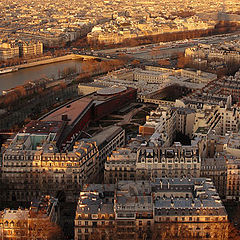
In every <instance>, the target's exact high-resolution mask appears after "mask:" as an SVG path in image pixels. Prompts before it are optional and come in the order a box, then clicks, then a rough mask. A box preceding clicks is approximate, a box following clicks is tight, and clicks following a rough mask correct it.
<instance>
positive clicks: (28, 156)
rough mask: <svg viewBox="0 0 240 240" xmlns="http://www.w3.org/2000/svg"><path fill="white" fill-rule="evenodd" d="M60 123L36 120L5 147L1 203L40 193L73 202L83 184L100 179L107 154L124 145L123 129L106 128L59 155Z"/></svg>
mask: <svg viewBox="0 0 240 240" xmlns="http://www.w3.org/2000/svg"><path fill="white" fill-rule="evenodd" d="M62 124H64V123H63V122H57V121H55V122H54V121H38V122H37V123H36V124H35V125H33V126H31V127H29V128H25V130H24V131H25V132H20V133H18V134H17V135H16V136H15V138H14V139H13V140H12V141H11V142H10V143H9V145H8V144H7V145H5V149H3V153H2V159H3V160H2V169H1V170H2V179H1V180H2V182H3V183H4V184H2V186H1V188H3V190H4V191H3V193H4V194H3V195H1V198H2V200H5V201H9V200H10V201H11V200H12V201H16V200H17V201H30V200H31V199H33V198H38V197H39V196H40V195H41V194H51V195H52V196H57V195H64V196H65V198H66V200H67V201H74V200H75V198H77V197H78V193H79V190H80V188H81V186H82V185H83V184H84V183H90V182H97V181H99V179H100V178H103V176H101V175H100V173H101V172H103V167H104V162H105V159H106V158H107V156H108V155H111V153H112V151H113V150H115V149H116V148H117V147H121V146H123V145H124V143H125V134H124V130H123V129H122V128H121V127H116V126H113V127H110V128H107V129H106V130H104V131H103V132H100V133H99V134H97V135H95V136H94V137H92V138H90V139H81V140H80V141H75V142H73V143H72V150H67V151H64V152H61V151H60V150H59V148H58V146H59V141H61V134H62V126H63V125H62Z"/></svg>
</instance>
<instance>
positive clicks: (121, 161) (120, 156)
mask: <svg viewBox="0 0 240 240" xmlns="http://www.w3.org/2000/svg"><path fill="white" fill-rule="evenodd" d="M136 159H137V154H136V153H135V152H132V150H131V149H130V148H127V147H125V148H117V149H116V150H115V151H113V152H112V155H111V156H109V157H107V160H106V162H105V167H104V183H116V181H118V180H135V179H136Z"/></svg>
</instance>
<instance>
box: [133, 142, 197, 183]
mask: <svg viewBox="0 0 240 240" xmlns="http://www.w3.org/2000/svg"><path fill="white" fill-rule="evenodd" d="M200 168H201V157H200V155H199V148H198V146H197V145H196V146H183V145H182V144H181V143H178V142H175V143H174V144H173V145H172V146H171V147H151V146H141V147H140V149H139V150H138V153H137V162H136V178H137V179H151V178H153V177H155V178H156V177H183V176H188V177H199V176H200Z"/></svg>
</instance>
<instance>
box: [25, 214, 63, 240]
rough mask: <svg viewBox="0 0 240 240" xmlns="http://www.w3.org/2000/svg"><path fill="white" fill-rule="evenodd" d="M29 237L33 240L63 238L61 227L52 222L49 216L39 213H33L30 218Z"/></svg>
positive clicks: (56, 239)
mask: <svg viewBox="0 0 240 240" xmlns="http://www.w3.org/2000/svg"><path fill="white" fill-rule="evenodd" d="M28 234H29V235H28V236H29V239H31V240H38V239H42V240H58V239H59V240H60V239H63V233H62V231H61V228H60V227H59V226H58V225H57V224H55V223H53V222H51V221H50V220H49V218H48V217H46V216H45V215H41V213H37V214H36V215H34V214H32V213H31V216H30V219H29V233H28Z"/></svg>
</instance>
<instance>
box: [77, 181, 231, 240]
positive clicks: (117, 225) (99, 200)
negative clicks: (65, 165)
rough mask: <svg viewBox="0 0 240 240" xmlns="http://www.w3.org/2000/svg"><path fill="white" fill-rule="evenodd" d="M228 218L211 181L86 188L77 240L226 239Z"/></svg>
mask: <svg viewBox="0 0 240 240" xmlns="http://www.w3.org/2000/svg"><path fill="white" fill-rule="evenodd" d="M227 222H228V217H227V213H226V210H225V208H224V206H223V204H222V202H221V200H220V198H219V196H218V194H217V192H216V189H215V187H214V185H213V183H212V182H211V180H210V179H207V178H158V179H153V180H152V181H119V182H118V183H116V184H115V185H114V184H102V185H96V184H90V185H86V186H84V188H83V189H82V191H81V193H80V196H79V201H78V206H77V210H76V217H75V240H79V239H89V237H94V236H96V235H95V234H97V236H98V237H108V238H109V237H110V238H113V239H143V238H144V237H145V238H149V237H155V238H156V239H157V238H159V237H167V238H171V239H178V238H179V236H184V237H186V238H187V237H188V238H189V237H194V238H195V239H209V238H211V239H216V240H217V239H227V236H228V235H227V234H228V231H227V230H228V229H227Z"/></svg>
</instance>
